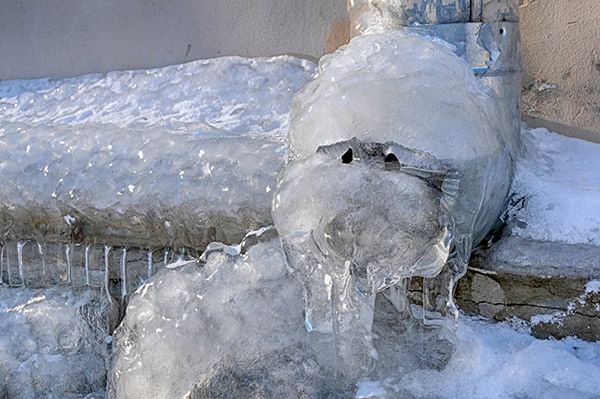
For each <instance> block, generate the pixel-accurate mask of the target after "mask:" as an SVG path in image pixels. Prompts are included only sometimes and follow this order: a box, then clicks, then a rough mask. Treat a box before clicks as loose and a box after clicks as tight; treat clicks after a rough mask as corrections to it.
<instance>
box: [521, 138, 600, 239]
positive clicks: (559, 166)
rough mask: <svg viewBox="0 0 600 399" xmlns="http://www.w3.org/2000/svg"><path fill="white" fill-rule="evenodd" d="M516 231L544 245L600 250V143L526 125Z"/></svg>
mask: <svg viewBox="0 0 600 399" xmlns="http://www.w3.org/2000/svg"><path fill="white" fill-rule="evenodd" d="M522 140H523V145H524V149H523V155H522V156H521V157H520V158H519V159H518V162H517V168H516V174H515V178H514V182H513V185H512V188H511V191H512V192H513V194H512V197H511V209H510V216H511V219H510V226H511V230H512V231H513V233H515V234H516V235H519V236H522V237H525V238H532V239H535V240H542V241H557V242H564V243H568V244H592V245H600V211H599V207H598V205H599V204H600V174H599V173H598V170H600V162H599V161H598V160H599V159H600V144H597V143H591V142H587V141H584V140H580V139H575V138H570V137H565V136H561V135H559V134H557V133H552V132H549V131H547V130H546V129H529V128H527V127H526V126H523V129H522Z"/></svg>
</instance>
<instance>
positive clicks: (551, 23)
mask: <svg viewBox="0 0 600 399" xmlns="http://www.w3.org/2000/svg"><path fill="white" fill-rule="evenodd" d="M522 2H523V6H522V7H521V43H522V46H521V48H522V53H523V69H524V71H523V72H524V73H523V87H524V91H523V96H522V110H523V113H524V114H526V115H530V116H534V117H537V118H542V119H548V120H550V121H552V122H559V123H562V124H566V125H572V126H575V127H578V128H583V129H589V130H594V131H596V132H600V1H598V0H578V1H565V0H523V1H522ZM597 138H600V133H599V134H598V135H597Z"/></svg>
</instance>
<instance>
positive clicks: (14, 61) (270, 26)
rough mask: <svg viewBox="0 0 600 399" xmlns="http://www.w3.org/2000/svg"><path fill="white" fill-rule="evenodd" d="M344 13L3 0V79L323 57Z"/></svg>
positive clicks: (337, 5) (268, 4)
mask: <svg viewBox="0 0 600 399" xmlns="http://www.w3.org/2000/svg"><path fill="white" fill-rule="evenodd" d="M345 17H346V2H345V0H301V1H298V0H276V1H273V0H251V1H247V0H246V1H245V0H18V1H8V0H5V1H2V2H1V7H0V79H2V80H7V79H15V78H34V77H45V76H52V77H65V76H74V75H80V74H84V73H89V72H106V71H109V70H115V69H133V68H148V67H157V66H163V65H167V64H173V63H182V62H186V61H191V60H194V59H200V58H212V57H218V56H222V55H242V56H271V55H277V54H284V53H285V54H298V55H306V56H312V57H319V56H320V55H321V54H323V53H324V52H326V51H327V50H328V44H327V43H328V40H329V41H331V40H334V39H332V36H331V32H330V30H331V29H332V27H334V26H335V24H336V21H338V20H343V19H344V18H345ZM328 35H329V36H328ZM330 46H331V45H330Z"/></svg>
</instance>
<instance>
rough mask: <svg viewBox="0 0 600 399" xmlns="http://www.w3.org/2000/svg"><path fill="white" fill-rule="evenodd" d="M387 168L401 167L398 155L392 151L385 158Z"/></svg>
mask: <svg viewBox="0 0 600 399" xmlns="http://www.w3.org/2000/svg"><path fill="white" fill-rule="evenodd" d="M384 162H385V168H386V169H400V161H399V160H398V157H397V156H396V155H394V154H392V153H389V154H387V155H386V156H385V158H384Z"/></svg>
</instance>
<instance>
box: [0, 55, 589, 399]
mask: <svg viewBox="0 0 600 399" xmlns="http://www.w3.org/2000/svg"><path fill="white" fill-rule="evenodd" d="M313 71H314V65H313V64H311V63H309V62H307V61H303V60H299V59H296V58H293V57H276V58H271V59H251V60H250V59H244V58H221V59H215V60H208V61H198V62H192V63H189V64H186V65H181V66H171V67H166V68H161V69H154V70H149V71H127V72H112V73H109V74H107V75H87V76H82V77H78V78H71V79H65V80H60V81H55V80H49V79H41V80H33V81H8V82H0V144H1V145H10V143H6V142H3V136H4V135H5V131H6V130H7V129H14V128H18V125H19V124H25V125H26V126H40V125H43V126H48V128H49V129H51V128H52V126H58V125H65V124H66V125H74V126H77V125H85V124H88V123H89V124H100V126H101V125H102V124H110V125H113V126H115V125H116V126H118V127H120V128H128V127H131V128H133V127H135V128H142V129H143V128H144V127H150V126H151V127H159V128H164V129H169V130H171V129H172V130H177V131H179V132H181V133H182V134H192V135H198V134H201V135H203V134H217V135H222V134H229V135H245V134H250V135H251V136H252V135H257V134H270V135H276V136H279V137H281V138H282V141H283V139H284V137H285V134H286V130H287V127H288V125H289V109H290V104H291V96H292V94H293V92H295V91H296V90H297V89H298V88H299V87H301V86H302V85H303V84H304V83H305V82H306V81H307V80H308V79H309V77H310V75H311V74H312V72H313ZM522 132H523V142H524V144H525V147H526V148H525V151H524V156H523V158H522V159H520V160H519V161H518V163H517V165H518V166H517V174H516V177H515V183H514V187H513V191H515V192H516V197H523V196H524V197H525V198H526V201H527V203H526V207H525V208H523V209H522V210H520V211H518V212H517V217H518V219H519V220H520V221H521V222H522V223H521V224H520V226H521V228H518V229H516V230H515V232H516V233H517V234H519V235H523V236H526V237H531V238H535V239H544V240H556V241H562V242H567V243H590V244H595V245H599V244H600V207H598V206H597V205H598V198H600V172H599V171H600V163H599V162H600V161H599V160H600V157H599V155H600V145H598V144H593V143H588V142H584V141H581V140H577V139H572V138H566V137H563V136H560V135H558V134H555V133H550V132H548V131H546V130H544V129H534V130H532V129H528V128H527V127H523V131H522ZM195 155H196V156H197V154H195ZM181 156H183V157H185V156H187V155H186V154H181ZM4 167H5V165H3V163H2V160H0V173H2V169H3V168H4ZM592 288H593V287H592ZM1 289H2V297H3V298H4V297H5V296H7V295H8V296H11V294H12V295H14V298H15V301H16V300H17V299H18V298H20V295H21V294H19V290H18V289H14V288H1ZM33 298H40V297H39V296H33ZM28 301H29V299H23V303H21V304H19V303H17V302H15V303H10V304H9V303H4V302H3V303H2V306H0V325H1V326H3V328H2V329H1V331H0V353H2V356H3V357H2V359H5V358H8V357H10V362H3V363H1V364H2V367H1V368H0V372H2V375H0V385H1V384H4V385H6V384H8V383H9V380H10V378H11V377H10V376H11V374H10V373H8V372H7V371H6V369H5V366H6V365H10V367H17V368H19V370H21V371H22V370H25V372H21V371H20V374H19V378H20V379H22V380H20V382H19V383H20V384H34V383H35V378H38V377H36V374H35V373H34V372H33V371H35V370H36V369H35V367H38V366H37V365H38V363H39V364H42V363H40V360H39V359H42V360H43V361H44V362H51V361H52V360H53V359H54V358H55V357H56V358H58V357H57V356H58V355H61V356H63V355H64V356H67V355H68V354H67V355H65V354H64V353H65V351H64V350H63V349H60V345H58V346H57V345H56V343H54V344H52V343H51V344H50V347H45V346H43V342H45V341H43V340H44V339H46V338H43V337H47V336H48V331H47V330H46V329H41V330H39V331H38V330H36V328H37V327H36V325H35V323H37V322H36V320H37V319H35V318H32V316H31V309H33V306H35V312H36V313H35V314H47V315H52V314H54V313H52V312H53V311H52V309H51V308H52V307H53V306H54V305H55V304H53V303H50V302H49V303H47V306H48V309H46V310H43V309H41V308H40V307H41V306H44V302H43V301H38V300H37V299H36V300H35V301H34V302H32V303H29V302H28ZM70 302H73V301H72V300H69V301H66V303H65V304H64V306H69V303H70ZM77 306H81V304H78V305H77ZM73 313H74V314H77V312H73ZM60 317H61V318H63V319H64V320H67V321H66V322H65V323H66V324H65V326H66V325H69V324H68V322H72V323H73V324H76V323H75V321H73V320H71V319H70V318H72V317H76V316H70V315H69V313H68V312H67V313H64V314H62V313H61V316H60ZM69 320H71V321H69ZM31 323H33V324H31ZM32 331H33V332H32ZM35 331H38V332H37V334H38V335H39V337H37V336H36V335H35V334H36V332H35ZM457 336H458V344H457V351H456V353H455V355H454V356H453V358H452V360H451V361H450V363H449V364H448V366H447V367H446V369H445V370H443V371H441V372H440V371H432V370H429V371H423V370H416V371H413V370H403V371H401V374H402V376H401V378H400V379H399V380H398V379H397V378H395V380H394V381H393V382H392V381H391V380H390V384H392V385H390V386H387V387H385V389H386V390H387V392H388V396H386V397H393V396H389V395H390V393H393V392H395V391H398V392H403V393H408V394H412V395H414V396H415V397H417V398H598V397H600V343H589V342H583V341H581V340H578V339H575V338H568V339H564V340H561V341H555V340H538V339H535V338H533V337H531V336H530V335H529V334H528V332H527V329H526V327H523V326H520V325H519V323H518V322H515V323H512V324H506V323H501V324H495V323H490V322H488V321H486V320H481V319H477V318H472V317H468V316H465V315H461V317H460V318H459V320H458V332H457ZM18 337H32V338H28V342H30V343H31V342H33V343H35V342H37V343H35V345H34V344H30V345H29V346H24V345H23V344H22V342H21V341H20V340H19V339H17V338H18ZM36 337H37V338H36ZM40 337H41V338H40ZM53 339H54V338H53ZM57 339H60V337H59V338H57ZM36 340H37V341H36ZM51 345H54V347H52V346H51ZM16 347H18V349H19V350H17V349H15V348H16ZM39 348H41V349H39ZM61 350H62V352H61ZM52 356H55V357H52ZM44 364H46V363H44ZM77 364H79V365H81V362H80V360H78V361H77ZM48 367H50V366H48ZM81 367H83V366H81ZM27 370H29V371H27ZM74 375H76V374H74ZM395 377H398V376H395ZM44 381H45V380H44ZM383 385H385V384H383ZM32 386H33V385H32ZM380 389H381V385H379V386H378V385H376V384H368V383H366V382H364V383H362V384H361V386H360V389H359V393H358V396H359V397H363V398H367V397H376V393H377V392H378V390H380ZM3 390H4V391H3ZM4 392H8V391H6V388H3V387H1V386H0V397H2V394H3V393H4ZM10 392H13V391H10ZM16 397H19V398H27V397H31V396H27V395H26V394H23V396H16ZM72 397H85V395H82V396H72Z"/></svg>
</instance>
